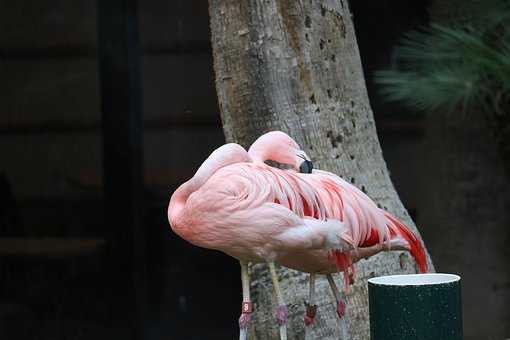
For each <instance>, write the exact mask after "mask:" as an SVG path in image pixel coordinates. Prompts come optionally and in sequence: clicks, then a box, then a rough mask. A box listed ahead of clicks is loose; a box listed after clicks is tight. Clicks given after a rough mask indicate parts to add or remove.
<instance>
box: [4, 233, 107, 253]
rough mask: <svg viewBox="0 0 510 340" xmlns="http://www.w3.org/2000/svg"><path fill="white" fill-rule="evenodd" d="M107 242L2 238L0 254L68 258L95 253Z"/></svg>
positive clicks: (97, 240) (50, 238) (100, 240)
mask: <svg viewBox="0 0 510 340" xmlns="http://www.w3.org/2000/svg"><path fill="white" fill-rule="evenodd" d="M105 244H106V241H105V240H102V239H69V238H55V237H49V238H38V239H30V238H19V237H5V238H0V256H9V257H37V258H39V257H50V258H66V257H76V256H82V255H87V254H91V253H95V252H97V251H99V250H100V249H101V248H103V247H104V246H105Z"/></svg>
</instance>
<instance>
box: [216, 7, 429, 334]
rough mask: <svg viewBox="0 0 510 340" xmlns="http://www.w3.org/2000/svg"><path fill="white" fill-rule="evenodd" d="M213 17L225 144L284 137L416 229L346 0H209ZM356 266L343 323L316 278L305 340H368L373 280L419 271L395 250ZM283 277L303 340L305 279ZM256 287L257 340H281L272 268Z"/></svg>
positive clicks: (257, 272) (256, 279)
mask: <svg viewBox="0 0 510 340" xmlns="http://www.w3.org/2000/svg"><path fill="white" fill-rule="evenodd" d="M210 16H211V32H212V45H213V55H214V68H215V72H216V89H217V93H218V98H219V104H220V109H221V115H222V120H223V127H224V132H225V136H226V138H227V140H228V141H230V142H237V143H240V144H241V145H244V146H245V147H247V146H249V145H250V143H252V142H253V141H254V140H255V139H256V138H257V137H258V136H259V135H260V134H262V133H265V132H267V131H270V130H282V131H285V132H287V133H289V134H290V135H291V136H292V137H293V138H295V139H296V141H297V142H298V143H299V144H300V145H301V147H302V148H303V149H304V150H305V151H306V152H307V153H308V154H309V155H310V156H311V158H312V160H313V161H314V163H315V164H316V167H317V168H320V169H325V170H329V171H332V172H334V173H336V174H339V175H340V176H342V177H343V178H345V179H346V180H348V181H350V182H351V183H354V184H355V185H356V186H358V187H359V188H360V189H361V190H363V191H364V192H366V193H367V194H368V195H369V196H370V197H372V198H373V199H374V200H375V201H376V202H377V203H378V204H379V205H380V206H381V207H383V208H384V209H387V210H389V211H390V212H392V213H394V214H395V215H396V216H398V217H399V218H401V219H402V220H403V221H404V222H406V223H407V224H408V225H409V226H410V227H411V228H413V229H414V230H415V231H416V228H415V226H414V224H413V222H412V221H411V219H410V217H409V215H408V213H407V211H406V210H405V209H404V207H403V205H402V203H401V202H400V200H399V198H398V195H397V193H396V192H395V189H394V187H393V185H392V183H391V180H390V178H389V175H388V171H387V168H386V164H385V162H384V159H383V157H382V153H381V148H380V146H379V142H378V139H377V134H376V129H375V123H374V119H373V115H372V111H371V109H370V105H369V100H368V96H367V91H366V87H365V81H364V78H363V72H362V68H361V62H360V57H359V52H358V46H357V43H356V37H355V34H354V28H353V24H352V20H351V13H350V11H349V8H348V4H347V1H345V0H335V1H333V0H320V1H307V0H292V1H290V0H275V1H262V0H210ZM429 261H430V260H429ZM430 265H431V264H430ZM357 268H358V273H357V280H356V283H355V284H354V285H353V286H351V288H350V292H349V294H348V296H347V306H348V307H347V317H345V318H344V319H343V320H342V322H339V320H338V319H337V316H336V313H335V312H334V310H335V306H334V303H333V298H332V296H331V293H330V292H329V288H328V285H327V282H326V280H325V279H322V278H321V277H319V278H318V280H317V294H318V298H317V300H318V301H317V304H318V305H319V311H318V315H317V318H316V321H315V325H314V326H313V330H312V332H310V334H308V335H307V338H310V339H339V338H340V337H341V338H342V339H362V340H365V339H368V337H369V335H368V334H369V327H368V300H367V288H366V280H367V278H370V277H373V276H378V275H385V274H395V273H414V272H415V271H416V270H415V265H414V261H413V260H412V259H411V258H410V256H409V255H408V254H407V253H398V252H392V253H385V254H380V255H377V256H375V257H373V258H371V259H370V260H368V261H361V262H360V263H358V265H357ZM279 274H280V275H279V276H280V279H281V282H282V288H283V291H284V295H285V298H286V302H287V305H288V307H289V324H288V329H289V339H303V338H304V324H303V316H304V306H303V301H304V300H306V298H307V292H308V285H307V275H305V274H303V273H300V272H296V271H292V270H288V269H284V268H281V269H280V272H279ZM252 279H253V282H252V288H253V292H254V294H253V296H254V301H255V302H256V303H257V309H256V312H255V314H254V317H255V322H254V324H253V326H252V329H251V339H276V338H277V325H276V322H275V318H274V311H275V303H274V297H273V288H272V285H271V281H270V279H269V275H268V271H267V269H266V266H261V265H259V266H254V267H253V268H252ZM337 281H338V279H337Z"/></svg>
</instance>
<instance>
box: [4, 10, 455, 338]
mask: <svg viewBox="0 0 510 340" xmlns="http://www.w3.org/2000/svg"><path fill="white" fill-rule="evenodd" d="M101 3H103V4H101ZM104 3H105V2H101V1H99V2H98V3H96V2H95V1H93V0H75V1H64V0H55V1H48V0H37V1H36V0H19V1H5V0H1V1H0V79H1V83H0V99H1V100H0V338H1V339H55V340H59V339H129V338H132V337H135V336H136V334H143V336H144V338H145V339H226V338H234V337H235V336H236V333H237V317H238V314H239V303H240V296H241V291H240V279H239V269H238V265H237V263H236V261H235V260H233V259H231V258H229V257H227V256H226V255H223V254H220V253H217V252H213V251H206V250H203V249H199V248H196V247H193V246H191V245H189V244H187V243H186V242H184V241H182V240H181V239H179V238H178V237H176V236H175V235H174V234H172V233H171V231H170V229H169V226H168V222H167V218H166V208H167V204H168V200H169V198H170V195H171V193H172V192H173V190H174V189H175V188H176V186H177V185H179V184H180V183H182V182H183V181H184V180H185V179H187V178H189V177H190V176H191V175H192V174H193V172H194V170H195V169H196V168H197V167H198V166H199V165H200V164H201V162H202V161H203V160H204V159H205V158H206V157H207V156H208V154H209V153H210V152H211V150H213V149H214V148H216V147H217V146H219V145H221V144H223V143H224V137H223V134H222V130H221V122H220V118H219V112H218V104H217V100H216V94H215V90H214V74H213V69H212V55H211V47H210V41H209V38H210V35H209V18H208V5H207V2H206V1H198V0H197V1H186V0H178V1H168V0H165V1H163V0H148V1H139V4H138V21H139V37H140V46H139V49H138V48H137V46H136V42H133V41H132V40H131V41H130V40H129V39H128V37H127V36H122V34H121V33H122V31H120V33H119V32H116V31H115V29H116V27H122V23H120V24H119V25H117V26H116V23H117V21H116V15H117V14H119V13H123V11H124V10H126V9H122V6H121V5H120V4H122V3H123V1H117V0H115V1H109V2H108V4H106V5H105V4H104ZM98 4H99V5H98ZM118 4H119V5H118ZM117 5H118V8H116V7H115V6H117ZM426 6H427V2H426V1H413V2H410V1H405V0H391V1H390V0H385V1H370V0H356V1H352V3H351V9H352V11H353V14H354V23H355V26H356V33H357V37H358V42H359V47H360V53H361V58H362V62H363V67H364V71H365V76H366V80H367V86H368V90H369V95H370V99H371V104H372V107H373V109H374V112H375V118H376V122H377V127H378V132H379V136H380V139H381V143H382V147H383V151H384V156H385V159H386V161H387V164H388V167H389V169H390V171H391V175H392V179H393V181H394V183H395V185H396V187H397V190H398V192H399V194H400V196H401V198H402V200H403V202H404V204H405V205H406V207H407V208H408V209H409V211H410V212H411V214H412V216H413V218H416V216H417V215H419V214H420V211H419V210H417V200H418V199H419V197H418V191H417V185H418V183H417V178H423V176H422V175H423V174H422V173H421V171H422V170H421V167H420V165H419V164H420V158H421V156H422V152H423V150H422V149H421V141H422V138H423V134H424V122H423V119H422V118H421V117H420V116H419V115H414V114H410V112H407V111H404V110H402V109H401V108H398V107H397V106H392V105H389V104H387V103H384V102H383V101H382V99H381V98H380V97H379V96H378V94H377V89H376V88H375V85H374V84H373V82H372V74H373V71H374V70H377V69H380V68H381V67H384V66H387V65H390V64H391V62H392V56H391V53H392V48H393V46H394V44H395V43H396V42H397V40H398V39H399V38H400V37H401V35H402V33H404V32H406V31H408V30H410V29H413V28H416V27H418V26H420V25H423V24H426V23H427V22H428V16H427V11H426ZM128 10H129V9H128ZM100 13H103V14H102V15H103V16H100V15H99V14H100ZM110 18H111V20H110ZM135 22H136V18H134V17H131V18H130V21H128V22H127V23H126V27H130V26H129V25H130V24H133V23H135ZM101 23H102V24H101ZM98 24H99V27H100V29H99V31H98ZM112 36H113V37H114V38H113V39H118V42H120V43H122V42H124V43H125V46H124V47H122V46H123V45H122V44H121V45H114V48H113V50H108V49H107V48H105V46H107V45H108V43H107V41H108V39H109V38H111V37H112ZM115 37H117V38H115ZM105 41H106V42H105ZM119 46H120V47H119ZM137 51H138V52H139V53H140V60H139V61H140V62H139V63H138V62H137V59H136V58H134V59H129V58H128V59H126V60H124V59H122V58H123V57H122V56H123V53H126V54H127V55H131V56H132V55H135V56H136V54H137V53H136V52H137ZM130 53H131V54H130ZM133 53H134V54H133ZM117 54H118V55H119V60H117V61H115V62H114V63H113V64H115V63H116V62H118V63H119V64H120V65H123V66H122V67H120V68H117V69H115V70H112V62H111V60H112V59H111V58H114V59H115V58H116V55H117ZM98 56H100V57H101V58H106V59H101V58H100V57H98ZM105 56H106V57H105ZM108 58H110V59H108ZM101 60H102V61H103V62H102V63H101V62H100V61H101ZM108 60H110V61H108ZM100 66H101V67H100ZM130 67H131V69H130ZM132 67H135V69H136V68H137V67H139V70H140V72H141V73H140V74H141V77H140V79H129V78H126V80H125V83H124V85H125V86H123V85H122V82H121V85H118V86H119V89H118V91H117V88H115V87H113V88H108V84H109V81H112V82H113V83H115V80H116V79H117V82H118V79H119V78H118V77H120V78H122V77H124V76H126V75H127V74H129V72H130V70H132ZM100 70H101V73H100V72H99V71H100ZM135 73H136V72H135ZM100 74H101V76H100ZM116 77H117V78H116ZM138 88H139V89H140V91H141V96H140V97H139V98H138V97H137V96H136V90H137V89H138ZM108 90H110V91H113V93H114V95H113V96H107V97H105V96H104V94H105V93H106V94H108V93H112V92H108ZM138 104H139V105H140V108H141V109H140V113H141V122H140V121H137V120H136V116H137V112H138V111H137V110H136V107H137V105H138ZM132 107H135V110H134V111H133V112H131V111H129V110H130V108H132ZM123 110H125V111H123ZM105 111H108V112H105ZM128 111H129V112H128ZM102 112H103V114H102ZM126 112H127V113H126ZM124 115H128V116H129V117H132V118H133V117H134V120H132V121H128V123H122V122H125V121H126V117H125V116H124ZM138 143H139V144H138ZM137 145H138V146H140V148H139V147H138V146H137ZM105 155H113V156H112V157H113V158H112V157H105ZM117 155H120V156H119V157H117ZM133 169H135V170H134V171H133ZM142 174H143V177H141V176H142ZM137 178H138V179H137ZM420 227H421V231H422V232H423V233H424V236H425V241H427V233H429V234H430V233H431V232H434V231H433V230H432V229H431V228H433V226H420ZM432 256H433V257H434V254H432ZM453 260H454V259H440V258H439V259H438V258H434V261H435V263H436V265H437V266H438V267H439V268H441V265H443V267H444V266H446V267H448V261H453Z"/></svg>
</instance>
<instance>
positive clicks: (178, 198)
mask: <svg viewBox="0 0 510 340" xmlns="http://www.w3.org/2000/svg"><path fill="white" fill-rule="evenodd" d="M193 179H194V178H192V179H190V180H189V181H187V182H186V183H184V184H182V185H181V186H180V187H179V188H178V189H177V190H176V191H175V192H174V193H173V195H172V198H171V199H170V204H169V205H168V221H169V222H170V226H171V227H172V230H173V231H174V232H175V233H176V234H177V235H179V236H181V237H183V238H184V234H185V233H186V229H187V228H186V223H185V222H184V219H185V213H184V212H185V208H186V201H187V200H188V198H189V196H190V195H191V194H192V193H193V192H195V191H196V190H198V189H199V187H200V186H198V185H197V184H196V180H195V181H194V180H193Z"/></svg>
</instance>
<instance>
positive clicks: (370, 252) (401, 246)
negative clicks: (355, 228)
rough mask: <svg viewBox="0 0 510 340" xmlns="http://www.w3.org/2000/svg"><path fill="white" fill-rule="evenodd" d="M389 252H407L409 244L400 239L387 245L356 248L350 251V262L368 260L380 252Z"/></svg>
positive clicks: (380, 244)
mask: <svg viewBox="0 0 510 340" xmlns="http://www.w3.org/2000/svg"><path fill="white" fill-rule="evenodd" d="M391 250H404V251H409V244H408V243H407V242H406V241H405V240H403V239H401V238H394V239H392V240H390V241H389V243H387V242H385V243H378V244H376V245H373V246H371V247H365V248H357V249H356V250H352V251H351V256H352V262H358V261H359V260H361V259H366V258H369V257H371V256H374V255H376V254H379V253H380V252H383V251H391Z"/></svg>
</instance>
